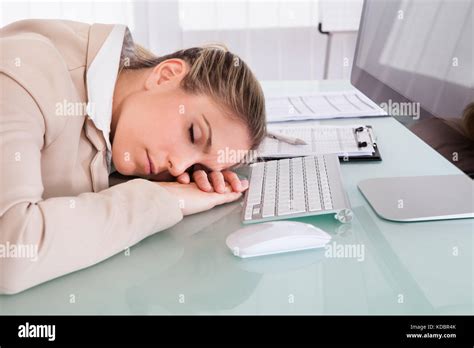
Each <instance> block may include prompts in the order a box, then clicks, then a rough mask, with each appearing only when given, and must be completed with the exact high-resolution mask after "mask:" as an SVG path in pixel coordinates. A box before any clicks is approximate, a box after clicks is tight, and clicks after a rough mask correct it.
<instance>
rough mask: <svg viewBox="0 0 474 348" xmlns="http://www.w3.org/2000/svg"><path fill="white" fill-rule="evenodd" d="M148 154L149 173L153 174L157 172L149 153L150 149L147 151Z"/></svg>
mask: <svg viewBox="0 0 474 348" xmlns="http://www.w3.org/2000/svg"><path fill="white" fill-rule="evenodd" d="M146 156H147V158H148V169H149V170H148V175H151V174H156V171H155V166H154V165H153V161H152V160H151V158H150V155H149V154H148V151H147V153H146Z"/></svg>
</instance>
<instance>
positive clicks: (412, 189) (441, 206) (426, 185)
mask: <svg viewBox="0 0 474 348" xmlns="http://www.w3.org/2000/svg"><path fill="white" fill-rule="evenodd" d="M358 187H359V190H360V191H361V192H362V194H363V195H364V196H365V198H366V199H367V200H368V201H369V203H370V205H371V206H372V208H373V209H374V210H375V212H376V213H377V214H378V215H379V216H380V217H382V218H384V219H387V220H392V221H402V222H411V221H429V220H445V219H462V218H474V181H473V180H472V179H470V178H469V177H468V176H467V175H462V174H461V175H434V176H410V177H389V178H373V179H366V180H362V181H361V182H359V184H358Z"/></svg>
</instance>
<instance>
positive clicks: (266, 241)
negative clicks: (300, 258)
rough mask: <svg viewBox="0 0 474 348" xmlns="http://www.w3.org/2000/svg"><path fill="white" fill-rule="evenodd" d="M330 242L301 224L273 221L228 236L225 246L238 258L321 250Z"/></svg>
mask: <svg viewBox="0 0 474 348" xmlns="http://www.w3.org/2000/svg"><path fill="white" fill-rule="evenodd" d="M330 240H331V236H330V235H329V234H327V233H326V232H324V231H323V230H321V229H319V228H317V227H315V226H313V225H310V224H305V223H302V222H294V221H272V222H264V223H261V224H255V225H249V226H246V227H243V228H241V229H239V230H237V231H235V232H233V233H232V234H230V235H229V236H228V237H227V240H226V244H227V246H228V247H229V248H230V250H231V251H232V253H233V254H234V255H236V256H239V257H243V258H245V257H254V256H262V255H270V254H277V253H285V252H289V251H297V250H306V249H314V248H322V247H324V246H325V245H326V244H327V243H328V242H329V241H330Z"/></svg>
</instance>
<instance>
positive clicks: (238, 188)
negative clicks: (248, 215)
mask: <svg viewBox="0 0 474 348" xmlns="http://www.w3.org/2000/svg"><path fill="white" fill-rule="evenodd" d="M222 175H223V176H224V179H225V181H227V182H228V183H229V184H230V185H231V186H232V189H233V190H234V191H235V192H242V191H245V190H246V189H247V188H248V186H249V182H248V181H247V180H242V181H241V180H240V178H239V176H238V175H237V174H236V173H234V172H233V171H230V170H224V171H223V172H222Z"/></svg>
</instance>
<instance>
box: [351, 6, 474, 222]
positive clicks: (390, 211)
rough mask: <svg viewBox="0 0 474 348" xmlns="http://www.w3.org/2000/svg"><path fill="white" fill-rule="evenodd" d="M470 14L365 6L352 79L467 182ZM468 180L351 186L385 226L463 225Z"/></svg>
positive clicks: (472, 168) (471, 160) (471, 142)
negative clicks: (434, 222)
mask: <svg viewBox="0 0 474 348" xmlns="http://www.w3.org/2000/svg"><path fill="white" fill-rule="evenodd" d="M473 11H474V9H473V1H472V0H450V1H448V0H365V2H364V6H363V10H362V17H361V22H360V27H359V33H358V39H357V45H356V51H355V56H354V62H353V67H352V74H351V83H352V84H353V85H354V86H355V87H356V88H357V89H359V90H360V91H361V92H363V93H364V94H365V95H367V96H368V97H369V98H370V99H372V100H373V101H374V102H376V103H377V104H379V105H380V106H382V107H383V108H384V109H385V110H386V111H387V112H388V113H389V114H390V115H392V116H393V117H395V118H396V119H397V120H398V121H400V122H401V123H403V124H404V125H405V126H407V127H408V128H409V129H410V130H411V131H412V132H413V133H415V134H416V135H417V136H419V137H420V138H421V139H422V140H424V141H425V142H426V143H427V144H428V145H430V146H432V147H433V148H434V149H435V150H438V151H439V152H440V153H441V154H442V155H443V156H444V157H445V158H447V159H448V160H449V161H451V163H453V164H454V165H456V166H458V168H460V169H461V170H462V171H464V172H465V173H466V174H468V175H469V176H470V175H473V174H474V138H473V137H474V135H473V134H471V132H472V127H471V128H470V129H469V125H467V122H465V121H466V120H465V118H466V119H467V117H470V119H471V122H473V121H474V115H472V116H469V112H474V110H473V108H474V104H472V103H474V64H473V58H474V57H473ZM469 110H470V111H469ZM470 131H471V132H470ZM458 152H462V154H461V153H458ZM468 175H449V176H446V175H441V176H423V177H406V178H374V179H369V180H365V181H363V182H361V183H359V185H358V186H359V189H360V190H361V191H362V193H363V194H364V196H365V197H366V198H367V199H368V201H369V202H370V203H371V205H372V207H373V208H374V209H375V210H376V212H377V213H378V214H379V215H380V216H382V217H385V218H387V219H390V220H395V221H422V220H436V219H451V218H469V217H474V181H473V180H471V179H469V176H468ZM400 201H402V204H401V206H402V209H400ZM403 203H404V204H403ZM403 207H405V209H403ZM407 207H408V209H407Z"/></svg>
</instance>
